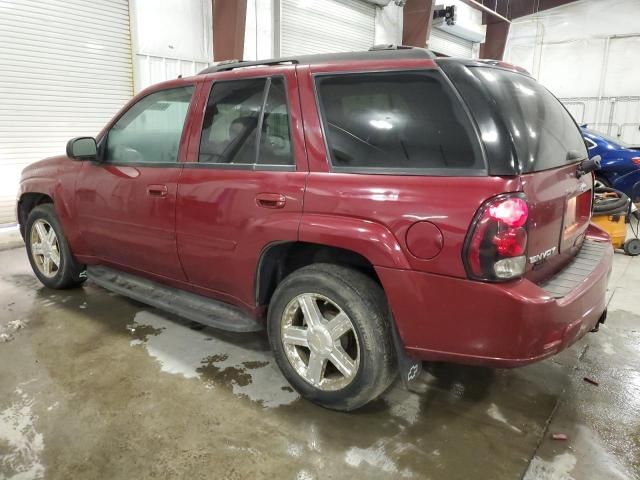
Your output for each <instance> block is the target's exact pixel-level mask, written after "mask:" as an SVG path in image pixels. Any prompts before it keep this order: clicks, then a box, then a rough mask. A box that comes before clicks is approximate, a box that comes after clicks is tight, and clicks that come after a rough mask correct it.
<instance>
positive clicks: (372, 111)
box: [316, 71, 486, 175]
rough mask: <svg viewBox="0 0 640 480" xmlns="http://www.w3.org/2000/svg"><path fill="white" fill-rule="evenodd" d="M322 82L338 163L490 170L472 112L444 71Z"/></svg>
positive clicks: (378, 169)
mask: <svg viewBox="0 0 640 480" xmlns="http://www.w3.org/2000/svg"><path fill="white" fill-rule="evenodd" d="M316 89H317V93H318V99H319V105H320V112H321V117H322V122H323V129H324V134H325V138H326V142H327V149H328V152H329V156H330V160H331V165H332V169H333V170H337V171H350V172H363V173H397V174H421V173H423V174H433V175H456V174H462V175H473V174H486V168H485V165H484V161H483V158H482V152H481V150H480V146H479V142H478V141H477V135H476V134H475V131H474V128H473V125H472V123H471V121H470V119H469V116H468V115H467V112H466V111H465V109H464V107H463V106H462V103H461V101H460V100H459V98H458V97H457V96H456V94H455V92H454V91H453V90H452V89H451V88H450V86H449V85H448V84H447V83H446V81H445V79H444V78H443V77H442V75H441V74H440V73H439V72H436V71H411V72H407V71H403V72H376V73H349V74H332V75H319V76H317V77H316Z"/></svg>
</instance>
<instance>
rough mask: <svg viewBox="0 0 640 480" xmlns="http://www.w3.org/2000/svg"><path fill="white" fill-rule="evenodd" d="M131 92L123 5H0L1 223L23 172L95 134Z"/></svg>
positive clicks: (63, 1)
mask: <svg viewBox="0 0 640 480" xmlns="http://www.w3.org/2000/svg"><path fill="white" fill-rule="evenodd" d="M132 93H133V72H132V66H131V41H130V31H129V4H128V1H127V0H93V1H90V0H37V1H36V0H0V99H1V101H0V225H1V224H5V223H11V222H13V221H15V217H14V202H15V195H16V191H17V185H18V181H19V177H20V171H21V170H22V168H24V167H25V166H26V165H28V164H29V163H31V162H34V161H37V160H40V159H42V158H45V157H48V156H52V155H58V154H62V153H64V149H65V144H66V142H67V140H68V139H69V138H71V137H74V136H79V135H95V134H96V133H98V132H99V131H100V129H101V128H102V127H103V126H104V124H105V123H106V122H107V121H108V120H109V119H110V118H111V117H112V116H113V115H114V114H115V113H116V112H117V111H118V110H119V109H120V107H122V105H124V103H125V102H127V101H128V100H129V99H130V98H131V95H132Z"/></svg>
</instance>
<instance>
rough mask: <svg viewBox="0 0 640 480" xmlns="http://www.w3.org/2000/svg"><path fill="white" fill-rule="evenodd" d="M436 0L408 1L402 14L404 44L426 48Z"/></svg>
mask: <svg viewBox="0 0 640 480" xmlns="http://www.w3.org/2000/svg"><path fill="white" fill-rule="evenodd" d="M433 3H434V0H407V3H406V5H405V6H404V11H403V12H402V22H403V23H402V44H403V45H407V46H411V47H421V48H425V47H426V46H427V41H428V40H429V35H430V34H431V24H432V23H433Z"/></svg>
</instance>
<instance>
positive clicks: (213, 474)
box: [0, 249, 640, 480]
mask: <svg viewBox="0 0 640 480" xmlns="http://www.w3.org/2000/svg"><path fill="white" fill-rule="evenodd" d="M610 286H611V292H610V295H611V302H610V307H609V312H610V315H609V320H608V322H607V325H606V326H604V327H603V328H602V329H601V331H600V333H598V334H588V335H587V337H586V338H585V339H583V340H582V341H581V342H579V343H578V344H577V345H575V346H574V347H573V348H571V349H570V350H568V351H567V352H564V353H563V354H561V355H559V356H557V357H555V358H552V359H549V360H547V361H544V362H542V363H539V364H536V365H532V366H530V367H526V368H522V369H517V370H510V371H507V370H488V369H480V368H470V367H463V366H455V365H434V366H432V367H431V368H430V369H429V371H427V372H426V373H425V374H424V377H423V384H424V385H423V386H424V389H425V392H424V393H423V394H420V395H417V394H413V393H407V392H405V391H404V390H402V389H401V388H400V387H398V386H395V387H393V388H392V389H391V390H390V391H389V392H387V393H386V394H385V395H384V396H383V398H382V399H380V400H379V401H376V402H374V403H372V404H370V405H368V406H367V407H365V408H363V409H362V410H360V411H358V412H355V413H351V414H342V413H336V412H332V411H328V410H324V409H322V408H319V407H316V406H314V405H312V404H310V403H307V402H305V401H303V400H301V399H300V398H299V397H298V395H297V394H296V393H295V392H294V391H293V390H292V389H291V388H290V387H289V386H288V385H287V383H286V381H285V380H284V379H283V377H282V376H281V375H280V373H279V372H278V370H277V368H276V366H275V364H274V362H273V361H272V358H271V355H270V353H269V350H268V345H267V341H266V339H265V338H264V337H263V336H262V335H231V334H224V333H220V332H216V331H214V330H211V329H208V328H205V329H202V328H201V327H199V326H197V325H194V324H189V323H188V322H185V321H182V320H180V319H178V318H176V317H172V316H170V315H167V314H164V313H162V312H159V311H157V310H154V309H152V308H148V307H146V306H144V305H142V304H139V303H136V302H133V301H130V300H127V299H125V298H123V297H120V296H116V295H113V294H111V293H109V292H107V291H105V290H103V289H101V288H99V287H97V286H95V285H91V284H90V283H89V284H88V285H86V286H85V287H84V288H81V289H78V290H71V291H62V292H61V291H52V290H48V289H46V288H43V287H42V286H41V285H40V283H38V281H37V280H36V278H35V277H34V276H33V274H32V273H31V271H30V269H29V265H28V262H27V260H26V256H25V253H24V251H23V249H13V250H6V251H3V252H0V339H1V340H2V341H1V342H0V479H31V478H51V479H75V478H82V479H89V478H106V479H132V478H135V479H143V478H190V479H191V478H193V479H196V478H216V479H243V478H278V479H300V480H309V479H320V478H322V479H325V478H326V479H332V478H366V479H379V478H415V479H423V478H424V479H429V478H430V479H464V480H469V479H473V480H482V479H490V480H499V479H521V478H524V479H525V480H533V479H536V480H538V479H540V480H568V479H576V480H582V479H589V480H598V479H607V480H616V479H620V480H623V479H624V480H630V479H640V304H638V302H637V299H638V293H639V292H640V259H637V258H636V259H631V258H630V257H625V256H623V255H616V264H615V271H614V276H613V277H612V279H611V283H610ZM584 377H589V378H592V379H594V380H596V381H598V382H599V385H598V386H595V385H592V384H589V383H587V382H585V381H584V380H583V378H584ZM553 433H564V434H566V435H567V437H568V440H566V441H559V440H553V439H552V434H553Z"/></svg>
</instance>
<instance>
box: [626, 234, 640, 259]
mask: <svg viewBox="0 0 640 480" xmlns="http://www.w3.org/2000/svg"><path fill="white" fill-rule="evenodd" d="M622 248H623V249H624V253H626V254H627V255H631V256H632V257H635V256H637V255H640V239H638V238H630V239H629V240H627V241H626V242H624V245H623V246H622Z"/></svg>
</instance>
